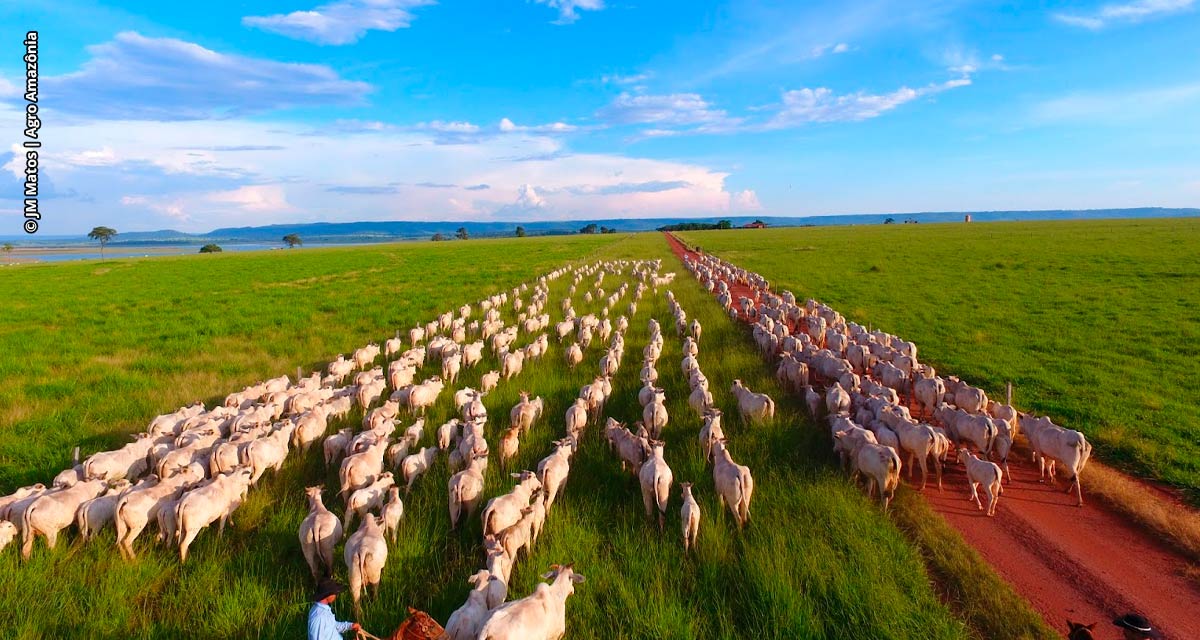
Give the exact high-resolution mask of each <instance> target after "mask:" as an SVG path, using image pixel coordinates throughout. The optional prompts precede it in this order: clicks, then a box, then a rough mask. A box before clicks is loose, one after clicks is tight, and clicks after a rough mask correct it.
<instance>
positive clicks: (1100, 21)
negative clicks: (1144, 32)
mask: <svg viewBox="0 0 1200 640" xmlns="http://www.w3.org/2000/svg"><path fill="white" fill-rule="evenodd" d="M1193 4H1195V0H1135V1H1134V2H1126V3H1121V4H1106V5H1103V6H1102V7H1100V8H1099V9H1098V10H1096V11H1094V12H1091V13H1082V14H1081V13H1056V14H1054V19H1055V20H1058V21H1059V22H1062V23H1063V24H1069V25H1071V26H1075V27H1083V28H1084V29H1091V30H1093V31H1095V30H1098V29H1103V28H1104V27H1107V26H1109V25H1110V24H1113V23H1118V22H1141V21H1143V20H1146V19H1148V18H1154V17H1157V16H1163V15H1170V14H1173V13H1180V12H1183V11H1187V10H1188V9H1191V8H1192V5H1193Z"/></svg>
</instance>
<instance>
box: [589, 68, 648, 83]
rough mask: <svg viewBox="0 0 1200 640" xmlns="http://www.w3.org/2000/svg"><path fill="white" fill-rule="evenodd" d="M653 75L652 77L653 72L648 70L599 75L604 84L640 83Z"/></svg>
mask: <svg viewBox="0 0 1200 640" xmlns="http://www.w3.org/2000/svg"><path fill="white" fill-rule="evenodd" d="M653 77H654V74H653V73H651V72H649V71H646V72H644V73H634V74H630V75H621V74H619V73H614V74H606V75H602V76H600V82H602V83H604V84H615V85H634V84H641V83H643V82H645V81H647V80H649V79H650V78H653Z"/></svg>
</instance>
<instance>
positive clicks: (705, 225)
mask: <svg viewBox="0 0 1200 640" xmlns="http://www.w3.org/2000/svg"><path fill="white" fill-rule="evenodd" d="M732 228H733V223H732V222H730V221H728V220H718V221H717V222H715V223H710V222H680V223H679V224H668V225H664V226H661V227H659V228H658V230H659V231H711V230H713V229H732Z"/></svg>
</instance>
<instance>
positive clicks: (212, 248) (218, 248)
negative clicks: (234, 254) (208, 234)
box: [200, 244, 221, 253]
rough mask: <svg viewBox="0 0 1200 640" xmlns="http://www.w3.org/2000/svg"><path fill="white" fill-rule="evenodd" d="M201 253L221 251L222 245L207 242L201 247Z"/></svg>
mask: <svg viewBox="0 0 1200 640" xmlns="http://www.w3.org/2000/svg"><path fill="white" fill-rule="evenodd" d="M200 253H221V245H219V244H206V245H204V246H203V247H200Z"/></svg>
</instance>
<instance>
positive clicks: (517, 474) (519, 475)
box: [508, 473, 521, 479]
mask: <svg viewBox="0 0 1200 640" xmlns="http://www.w3.org/2000/svg"><path fill="white" fill-rule="evenodd" d="M508 475H510V476H512V477H514V478H518V479H519V478H521V474H520V473H510V474H508Z"/></svg>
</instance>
